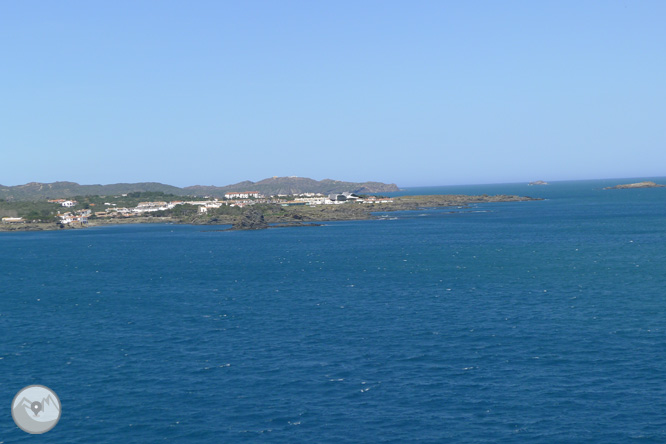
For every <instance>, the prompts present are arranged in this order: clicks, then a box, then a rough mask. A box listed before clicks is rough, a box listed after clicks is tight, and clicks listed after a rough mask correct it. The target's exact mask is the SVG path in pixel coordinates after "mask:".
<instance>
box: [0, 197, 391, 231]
mask: <svg viewBox="0 0 666 444" xmlns="http://www.w3.org/2000/svg"><path fill="white" fill-rule="evenodd" d="M123 196H126V195H123ZM204 199H205V200H174V201H170V202H166V201H155V202H139V203H138V204H137V205H136V206H135V207H130V208H128V207H119V206H118V205H117V204H114V203H112V202H105V203H104V207H105V208H104V209H100V210H99V211H94V210H93V209H91V208H80V209H76V206H77V205H78V202H77V201H75V200H69V199H49V200H47V202H49V203H54V204H58V205H60V206H61V207H63V210H62V212H61V211H58V213H57V219H58V221H59V223H60V224H63V225H67V224H76V225H86V224H87V223H88V219H89V218H91V217H95V218H129V217H137V216H146V215H150V213H156V212H159V211H168V210H172V209H174V208H176V207H177V206H179V205H193V206H196V207H197V208H198V212H199V213H208V211H209V210H211V209H216V208H220V207H222V206H229V207H239V208H243V207H246V206H249V205H256V204H273V205H281V206H284V207H290V206H315V205H341V204H350V203H357V204H377V203H390V202H393V199H391V198H387V197H378V196H359V195H357V194H354V193H349V192H344V193H333V194H329V195H324V194H321V193H300V194H296V195H286V194H278V195H272V196H264V195H262V194H261V193H260V192H258V191H239V192H228V193H226V194H225V195H224V198H223V199H218V198H204ZM25 222H26V221H25V220H24V219H23V218H21V217H3V218H2V223H4V224H17V223H25Z"/></svg>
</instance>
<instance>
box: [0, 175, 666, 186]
mask: <svg viewBox="0 0 666 444" xmlns="http://www.w3.org/2000/svg"><path fill="white" fill-rule="evenodd" d="M272 177H279V178H290V177H293V178H305V179H312V180H316V181H322V180H337V181H341V182H353V183H364V182H379V183H384V184H395V185H396V186H397V187H398V188H400V189H403V188H429V187H449V186H451V187H455V186H474V185H510V184H528V183H530V182H535V181H539V180H542V181H544V182H547V183H549V184H550V183H556V182H584V181H596V180H618V181H645V180H659V179H666V175H664V176H625V177H592V178H584V179H546V178H535V179H532V180H518V181H507V182H467V183H438V184H419V185H402V184H400V183H399V182H395V181H383V180H374V179H370V180H346V179H339V178H331V177H326V178H323V179H317V178H314V177H310V176H270V177H264V178H263V179H258V180H250V179H246V180H241V181H237V182H229V183H222V184H203V183H197V184H191V185H176V184H174V183H171V182H167V181H159V180H139V181H119V182H105V183H102V182H79V181H75V180H55V181H51V182H41V181H38V180H32V181H29V182H24V183H19V184H14V185H7V184H5V183H0V186H3V187H17V186H24V185H28V184H31V183H39V184H50V183H58V182H71V183H76V184H78V185H102V186H106V185H116V184H136V183H158V184H162V185H168V186H173V187H177V188H188V187H196V186H203V187H208V186H211V187H220V188H222V187H227V186H231V185H235V184H237V183H241V182H245V181H249V182H254V183H256V182H260V181H262V180H265V179H270V178H272Z"/></svg>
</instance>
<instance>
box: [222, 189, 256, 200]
mask: <svg viewBox="0 0 666 444" xmlns="http://www.w3.org/2000/svg"><path fill="white" fill-rule="evenodd" d="M224 197H225V198H226V199H249V198H250V197H254V198H255V199H260V198H262V197H264V196H262V195H261V193H259V191H241V192H236V191H234V192H229V193H225V194H224Z"/></svg>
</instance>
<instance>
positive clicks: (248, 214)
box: [230, 209, 268, 230]
mask: <svg viewBox="0 0 666 444" xmlns="http://www.w3.org/2000/svg"><path fill="white" fill-rule="evenodd" d="M264 228H268V224H267V223H266V221H265V220H264V215H263V213H262V212H261V211H258V210H255V209H248V210H246V211H244V212H243V215H242V216H241V218H240V220H239V221H238V222H236V223H235V224H233V225H232V227H231V228H230V229H231V230H262V229H264Z"/></svg>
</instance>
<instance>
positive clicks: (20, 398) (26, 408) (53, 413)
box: [12, 385, 62, 435]
mask: <svg viewBox="0 0 666 444" xmlns="http://www.w3.org/2000/svg"><path fill="white" fill-rule="evenodd" d="M61 413H62V409H61V405H60V399H59V398H58V395H56V394H55V392H54V391H53V390H51V389H50V388H48V387H45V386H43V385H29V386H27V387H24V388H22V389H21V390H19V392H18V393H17V394H16V396H14V400H13V401H12V418H13V419H14V422H15V423H16V425H17V426H18V427H19V428H20V429H21V430H23V431H24V432H27V433H31V434H34V435H38V434H41V433H46V432H48V431H49V430H51V429H52V428H53V427H55V426H56V424H58V421H60V415H61Z"/></svg>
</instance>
